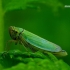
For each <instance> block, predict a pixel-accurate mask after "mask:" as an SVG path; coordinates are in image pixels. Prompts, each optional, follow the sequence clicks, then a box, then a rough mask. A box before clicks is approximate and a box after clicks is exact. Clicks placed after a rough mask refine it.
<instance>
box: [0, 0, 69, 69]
mask: <svg viewBox="0 0 70 70" xmlns="http://www.w3.org/2000/svg"><path fill="white" fill-rule="evenodd" d="M69 3H70V1H69V0H66V1H63V0H54V1H53V0H0V43H1V44H0V51H3V48H5V49H6V50H7V49H8V48H7V46H6V43H7V41H8V40H9V39H10V36H9V33H8V28H9V26H17V27H22V28H24V29H26V30H28V31H31V32H33V33H34V34H37V35H39V36H41V37H43V38H45V39H47V40H49V41H52V42H54V43H56V44H58V45H60V46H61V47H62V48H63V49H65V50H66V51H67V52H68V56H67V57H65V58H63V59H64V61H65V62H67V63H68V64H70V61H69V59H70V54H69V53H70V50H69V48H70V19H69V18H70V9H68V8H64V5H65V4H66V5H67V4H69ZM3 22H4V23H3ZM3 43H4V44H3ZM3 45H4V46H3ZM8 46H9V47H10V49H16V48H17V49H20V50H21V51H25V50H24V48H23V47H22V45H19V44H18V45H14V44H13V43H11V45H8ZM12 46H13V47H12ZM19 46H20V47H19ZM44 61H45V60H44ZM5 62H7V61H5ZM40 62H41V61H40ZM46 62H47V63H48V61H46ZM49 62H50V61H49ZM43 63H44V62H43ZM57 63H59V64H60V65H58V66H61V68H63V69H65V68H68V65H67V64H66V63H64V62H63V61H62V60H58V61H57ZM32 64H35V62H33V63H32ZM44 64H45V63H44ZM51 64H52V63H51ZM18 65H19V66H21V65H22V66H24V67H25V66H26V65H25V64H22V63H20V64H18ZM18 65H17V66H14V67H13V68H16V67H19V66H18ZM49 65H50V64H49ZM6 66H7V65H6ZM36 66H38V65H36ZM51 66H53V68H54V66H55V64H53V65H51ZM66 66H67V67H66ZM64 67H65V68H64ZM48 68H49V67H48ZM59 68H60V67H59ZM18 69H19V68H18Z"/></svg>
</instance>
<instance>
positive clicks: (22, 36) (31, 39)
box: [9, 26, 67, 56]
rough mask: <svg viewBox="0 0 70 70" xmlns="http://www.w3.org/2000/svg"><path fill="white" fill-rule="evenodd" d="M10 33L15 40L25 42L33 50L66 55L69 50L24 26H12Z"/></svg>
mask: <svg viewBox="0 0 70 70" xmlns="http://www.w3.org/2000/svg"><path fill="white" fill-rule="evenodd" d="M9 33H10V36H11V38H12V39H13V40H15V41H16V42H19V43H20V44H23V45H24V46H25V47H26V48H30V49H31V51H33V52H35V51H41V52H43V53H47V52H51V53H53V54H55V55H58V56H66V55H67V52H66V51H65V50H62V48H61V47H60V46H58V45H56V44H54V43H52V42H50V41H48V40H46V39H44V38H41V37H39V36H38V35H35V34H33V33H31V32H29V31H27V30H25V29H23V28H19V27H15V26H10V27H9Z"/></svg>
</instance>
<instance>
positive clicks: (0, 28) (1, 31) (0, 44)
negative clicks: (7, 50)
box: [0, 0, 4, 52]
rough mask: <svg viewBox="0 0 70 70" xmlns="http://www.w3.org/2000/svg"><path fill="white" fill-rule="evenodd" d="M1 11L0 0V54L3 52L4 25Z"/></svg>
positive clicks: (0, 3) (0, 1)
mask: <svg viewBox="0 0 70 70" xmlns="http://www.w3.org/2000/svg"><path fill="white" fill-rule="evenodd" d="M3 14H4V13H3V9H2V0H0V52H1V51H3V46H4V45H3V43H4V23H3V21H4V20H3Z"/></svg>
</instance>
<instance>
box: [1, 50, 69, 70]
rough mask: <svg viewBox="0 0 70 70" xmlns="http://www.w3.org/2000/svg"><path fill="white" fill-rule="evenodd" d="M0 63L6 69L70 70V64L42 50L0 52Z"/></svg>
mask: <svg viewBox="0 0 70 70" xmlns="http://www.w3.org/2000/svg"><path fill="white" fill-rule="evenodd" d="M0 63H1V64H2V65H3V66H4V68H5V69H4V70H39V69H40V70H46V69H47V70H69V69H70V66H69V65H67V64H66V63H65V62H64V61H62V60H58V59H57V58H56V57H55V56H54V55H52V54H51V53H48V54H47V55H44V54H42V53H40V52H35V53H31V52H24V53H23V52H21V51H19V50H12V51H9V52H2V53H0Z"/></svg>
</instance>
